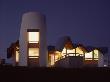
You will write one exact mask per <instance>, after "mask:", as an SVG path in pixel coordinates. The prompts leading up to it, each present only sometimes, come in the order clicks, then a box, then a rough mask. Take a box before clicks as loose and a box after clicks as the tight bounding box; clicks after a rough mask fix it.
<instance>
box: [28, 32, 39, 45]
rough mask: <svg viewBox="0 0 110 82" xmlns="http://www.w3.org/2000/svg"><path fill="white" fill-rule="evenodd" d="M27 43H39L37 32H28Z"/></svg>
mask: <svg viewBox="0 0 110 82" xmlns="http://www.w3.org/2000/svg"><path fill="white" fill-rule="evenodd" d="M28 41H29V43H39V32H28Z"/></svg>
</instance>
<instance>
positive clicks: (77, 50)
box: [76, 47, 84, 54]
mask: <svg viewBox="0 0 110 82" xmlns="http://www.w3.org/2000/svg"><path fill="white" fill-rule="evenodd" d="M76 53H79V54H84V53H83V50H82V49H80V48H79V47H77V48H76Z"/></svg>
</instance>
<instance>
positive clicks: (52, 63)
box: [51, 54, 55, 65]
mask: <svg viewBox="0 0 110 82" xmlns="http://www.w3.org/2000/svg"><path fill="white" fill-rule="evenodd" d="M54 60H55V57H54V54H51V65H54V63H55V61H54Z"/></svg>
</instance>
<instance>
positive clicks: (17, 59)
mask: <svg viewBox="0 0 110 82" xmlns="http://www.w3.org/2000/svg"><path fill="white" fill-rule="evenodd" d="M16 62H19V53H18V51H16Z"/></svg>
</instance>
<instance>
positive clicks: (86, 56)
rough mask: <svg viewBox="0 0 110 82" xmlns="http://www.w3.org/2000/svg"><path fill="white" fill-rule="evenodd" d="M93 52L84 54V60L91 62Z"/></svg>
mask: <svg viewBox="0 0 110 82" xmlns="http://www.w3.org/2000/svg"><path fill="white" fill-rule="evenodd" d="M92 54H93V52H89V53H85V60H92V58H93V55H92Z"/></svg>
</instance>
